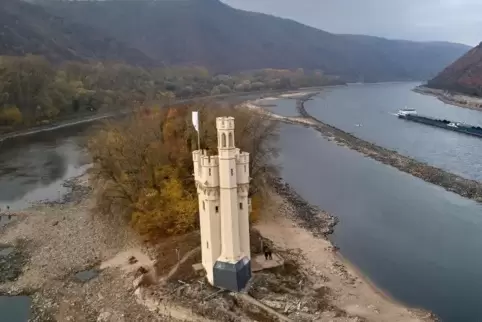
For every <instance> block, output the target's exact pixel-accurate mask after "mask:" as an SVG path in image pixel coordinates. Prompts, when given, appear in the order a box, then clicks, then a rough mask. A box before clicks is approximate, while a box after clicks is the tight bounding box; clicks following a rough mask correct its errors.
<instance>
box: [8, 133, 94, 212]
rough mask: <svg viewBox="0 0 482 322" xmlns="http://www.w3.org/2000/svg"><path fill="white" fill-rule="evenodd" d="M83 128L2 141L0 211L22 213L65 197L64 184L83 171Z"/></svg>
mask: <svg viewBox="0 0 482 322" xmlns="http://www.w3.org/2000/svg"><path fill="white" fill-rule="evenodd" d="M85 128H87V125H85V124H83V125H78V126H74V127H69V128H63V129H59V130H56V131H52V132H41V133H38V134H36V135H32V136H24V137H17V138H13V139H8V140H5V141H1V142H0V208H1V209H2V210H5V209H6V207H7V206H9V207H10V209H11V210H13V211H15V210H21V209H24V208H26V207H28V206H29V205H31V204H32V203H33V202H37V201H43V200H53V199H58V198H60V197H61V196H62V195H63V194H65V193H66V192H67V191H68V189H67V188H65V187H64V186H63V184H64V182H65V180H66V179H69V178H72V177H75V176H77V175H80V174H82V173H83V172H84V171H85V169H86V163H87V160H86V158H85V155H84V153H83V150H82V148H81V147H80V144H81V142H82V136H80V133H82V132H83V130H84V129H85Z"/></svg>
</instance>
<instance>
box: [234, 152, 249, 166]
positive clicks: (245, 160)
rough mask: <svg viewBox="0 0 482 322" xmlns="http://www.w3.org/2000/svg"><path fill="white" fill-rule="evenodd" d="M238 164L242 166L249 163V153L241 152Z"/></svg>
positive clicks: (237, 158) (238, 156)
mask: <svg viewBox="0 0 482 322" xmlns="http://www.w3.org/2000/svg"><path fill="white" fill-rule="evenodd" d="M236 163H240V164H245V163H249V153H248V152H240V153H239V154H238V155H236Z"/></svg>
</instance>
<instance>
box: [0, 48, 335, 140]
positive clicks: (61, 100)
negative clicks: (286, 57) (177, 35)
mask: <svg viewBox="0 0 482 322" xmlns="http://www.w3.org/2000/svg"><path fill="white" fill-rule="evenodd" d="M337 83H339V80H337V79H332V78H329V77H326V76H324V75H323V74H321V73H319V72H310V71H307V72H305V71H304V70H302V69H297V70H293V71H290V70H272V69H264V70H256V71H251V72H243V73H238V74H233V75H212V74H210V73H209V72H208V71H207V70H206V69H205V68H202V67H172V68H150V69H144V68H141V67H138V66H131V65H126V64H121V63H100V62H92V63H81V62H66V63H63V64H53V63H51V62H49V61H48V60H47V59H45V58H44V57H40V56H31V55H30V56H25V57H12V56H3V57H2V56H0V132H2V131H3V132H4V131H9V130H12V129H14V128H16V127H19V126H28V125H36V124H39V123H45V122H50V121H52V120H56V119H59V118H61V117H66V116H75V115H76V114H77V115H79V114H85V113H94V112H97V111H106V110H109V109H110V110H119V109H123V108H126V107H138V106H144V105H146V104H157V105H159V104H163V103H166V102H167V101H169V100H171V101H172V100H173V99H174V98H190V97H199V96H209V95H218V94H227V93H231V92H250V91H259V90H272V89H274V90H276V89H294V88H299V87H306V86H320V85H327V84H337Z"/></svg>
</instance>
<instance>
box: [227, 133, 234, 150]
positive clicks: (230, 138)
mask: <svg viewBox="0 0 482 322" xmlns="http://www.w3.org/2000/svg"><path fill="white" fill-rule="evenodd" d="M228 143H229V147H230V148H232V147H234V142H233V133H231V132H230V133H229V135H228Z"/></svg>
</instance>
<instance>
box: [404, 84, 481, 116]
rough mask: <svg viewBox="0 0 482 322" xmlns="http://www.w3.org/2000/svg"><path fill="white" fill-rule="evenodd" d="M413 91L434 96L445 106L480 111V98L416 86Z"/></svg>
mask: <svg viewBox="0 0 482 322" xmlns="http://www.w3.org/2000/svg"><path fill="white" fill-rule="evenodd" d="M413 91H414V92H416V93H419V94H424V95H431V96H435V97H436V98H438V99H439V100H440V101H442V102H444V103H446V104H451V105H455V106H459V107H464V108H470V109H473V110H479V111H480V110H482V98H480V97H475V96H468V95H464V94H460V93H451V92H448V91H444V90H441V89H435V88H429V87H426V86H417V87H415V88H414V89H413Z"/></svg>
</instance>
